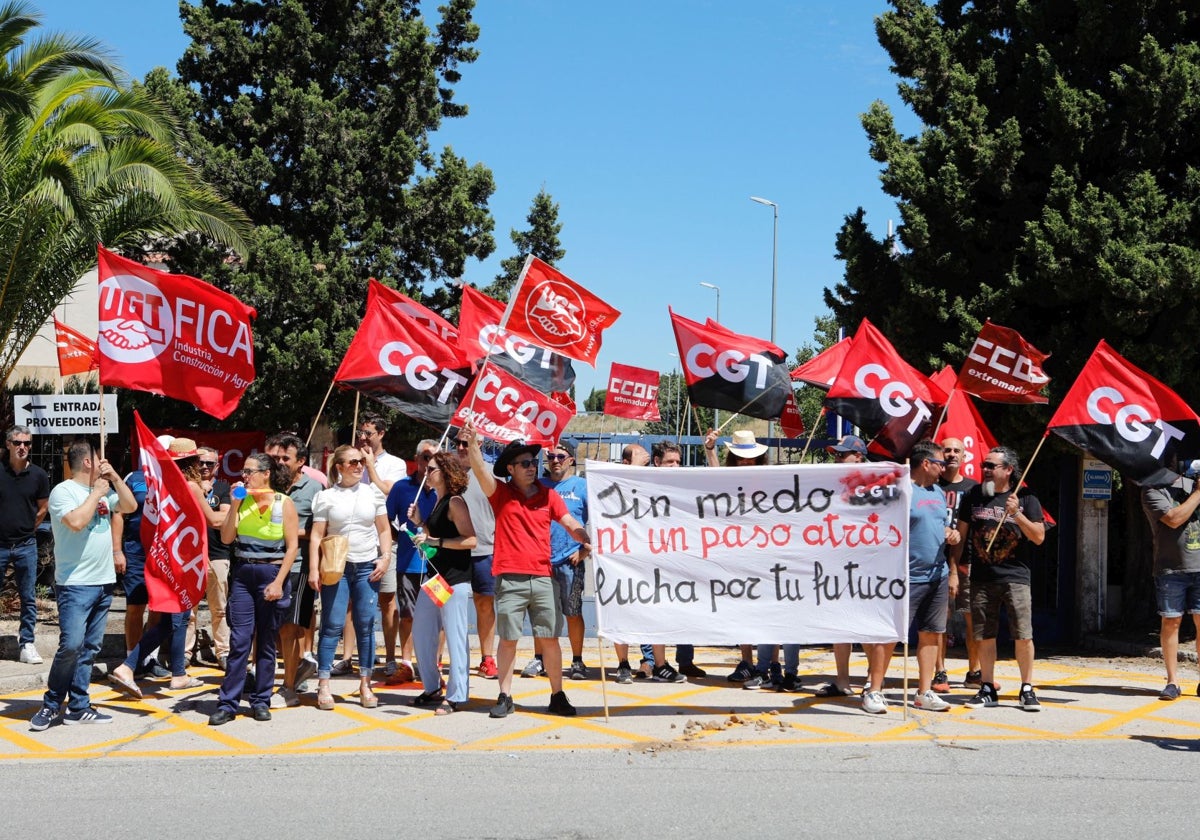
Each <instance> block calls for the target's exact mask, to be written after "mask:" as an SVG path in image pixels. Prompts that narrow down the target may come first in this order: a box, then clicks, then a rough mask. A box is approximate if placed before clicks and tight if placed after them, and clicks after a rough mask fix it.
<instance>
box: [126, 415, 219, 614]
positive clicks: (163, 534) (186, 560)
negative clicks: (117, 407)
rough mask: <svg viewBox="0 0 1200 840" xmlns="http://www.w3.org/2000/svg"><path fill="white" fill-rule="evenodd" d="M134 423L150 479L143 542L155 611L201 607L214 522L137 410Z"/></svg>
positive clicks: (144, 514)
mask: <svg viewBox="0 0 1200 840" xmlns="http://www.w3.org/2000/svg"><path fill="white" fill-rule="evenodd" d="M133 423H134V426H135V427H136V429H137V444H138V449H139V450H140V452H141V465H142V473H143V474H144V475H145V476H146V504H145V505H144V506H143V507H142V530H141V538H142V545H144V546H146V592H147V593H148V594H149V596H150V609H152V610H154V611H156V612H165V613H178V612H183V611H184V610H190V609H193V608H195V606H196V604H198V603H199V602H200V598H201V596H202V595H203V594H204V586H205V580H206V579H207V577H208V520H207V519H205V517H204V511H203V510H202V509H201V507H200V500H199V499H197V498H196V496H195V494H194V493H192V489H191V487H190V486H188V482H187V479H186V478H184V477H183V473H181V472H180V471H179V467H178V466H177V465H176V464H175V462H174V461H173V460H172V459H171V456H170V455H169V454H167V451H166V450H165V449H163V447H162V444H161V443H159V442H158V439H157V438H155V437H154V435H153V434H152V433H151V432H150V430H149V429H147V428H146V425H145V424H144V423H143V422H142V418H141V415H139V414H138V413H137V412H136V411H135V412H134V413H133Z"/></svg>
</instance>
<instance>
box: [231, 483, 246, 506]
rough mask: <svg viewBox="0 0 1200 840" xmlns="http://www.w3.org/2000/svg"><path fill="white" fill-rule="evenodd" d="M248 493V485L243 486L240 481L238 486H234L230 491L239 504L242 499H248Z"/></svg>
mask: <svg viewBox="0 0 1200 840" xmlns="http://www.w3.org/2000/svg"><path fill="white" fill-rule="evenodd" d="M247 492H248V491H247V490H246V485H245V484H242V483H241V482H240V481H239V482H238V483H237V484H235V485H233V487H231V488H230V489H229V495H230V496H232V497H233V498H234V499H236V500H237V501H239V502H240V501H241V500H242V499H244V498H246V493H247Z"/></svg>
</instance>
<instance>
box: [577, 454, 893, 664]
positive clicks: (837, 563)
mask: <svg viewBox="0 0 1200 840" xmlns="http://www.w3.org/2000/svg"><path fill="white" fill-rule="evenodd" d="M587 480H588V508H589V511H590V523H589V525H590V529H591V531H592V549H593V556H594V558H595V561H594V562H595V573H596V617H597V622H598V625H599V632H600V635H601V636H603V637H604V638H606V639H610V640H612V641H615V642H627V643H638V642H646V643H651V644H666V643H679V642H692V643H696V644H721V645H725V644H730V645H731V644H745V643H748V642H755V643H757V642H772V643H779V642H797V643H800V644H819V643H828V642H892V641H897V640H899V639H901V638H903V637H904V635H905V633H906V632H907V627H908V517H909V500H910V496H911V492H912V490H911V487H912V485H911V482H910V479H909V470H908V466H907V465H905V466H901V465H899V464H892V463H876V464H846V465H841V464H829V465H801V466H777V467H770V466H753V467H728V468H726V467H720V468H716V469H674V470H669V469H661V468H659V469H656V468H653V467H630V466H625V465H622V464H609V463H603V462H597V461H588V463H587Z"/></svg>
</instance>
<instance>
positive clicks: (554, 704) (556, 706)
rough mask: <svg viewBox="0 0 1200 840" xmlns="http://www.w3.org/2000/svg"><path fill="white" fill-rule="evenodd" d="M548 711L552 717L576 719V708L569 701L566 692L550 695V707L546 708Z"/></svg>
mask: <svg viewBox="0 0 1200 840" xmlns="http://www.w3.org/2000/svg"><path fill="white" fill-rule="evenodd" d="M546 711H547V712H549V713H550V714H552V715H561V716H563V717H575V707H574V706H572V705H571V701H570V700H568V699H567V693H566V692H565V691H556V692H554V693H553V694H551V695H550V705H549V706H547V707H546Z"/></svg>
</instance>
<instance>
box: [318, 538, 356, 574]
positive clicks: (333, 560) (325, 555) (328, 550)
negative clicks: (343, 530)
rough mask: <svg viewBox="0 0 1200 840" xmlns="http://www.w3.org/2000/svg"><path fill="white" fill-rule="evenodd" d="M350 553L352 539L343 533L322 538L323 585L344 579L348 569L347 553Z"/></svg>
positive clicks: (321, 567)
mask: <svg viewBox="0 0 1200 840" xmlns="http://www.w3.org/2000/svg"><path fill="white" fill-rule="evenodd" d="M349 553H350V540H349V538H348V537H345V536H343V535H341V534H333V535H331V536H328V537H326V538H325V539H323V540H321V562H320V566H319V568H320V571H321V585H322V586H333V585H334V584H335V583H337V582H338V581H339V580H341V579H342V573H343V572H345V571H346V555H348V554H349Z"/></svg>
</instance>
